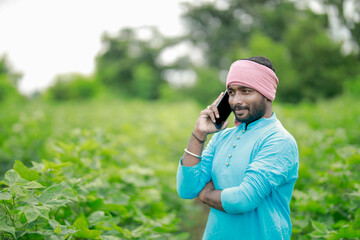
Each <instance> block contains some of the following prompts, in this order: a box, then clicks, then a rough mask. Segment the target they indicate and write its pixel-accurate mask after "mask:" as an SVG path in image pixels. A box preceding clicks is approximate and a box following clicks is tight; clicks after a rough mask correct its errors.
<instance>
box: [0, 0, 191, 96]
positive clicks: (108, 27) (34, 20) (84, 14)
mask: <svg viewBox="0 0 360 240" xmlns="http://www.w3.org/2000/svg"><path fill="white" fill-rule="evenodd" d="M185 1H186V0H185ZM180 2H184V0H31V1H30V0H0V56H2V55H4V54H6V55H7V57H8V60H9V61H10V63H11V65H12V67H13V69H15V70H16V71H20V72H22V73H23V78H22V79H21V81H20V84H19V89H20V91H21V92H23V93H31V92H33V91H35V90H39V89H43V88H44V87H46V86H47V85H48V84H49V83H50V81H51V80H53V78H54V77H55V75H57V74H63V73H71V72H79V73H83V74H90V73H92V72H93V69H94V58H95V55H96V54H97V53H98V52H99V50H100V48H101V35H102V34H103V33H104V32H105V31H106V32H109V33H116V32H117V31H119V30H120V29H121V28H124V27H126V26H129V27H140V26H157V27H158V28H159V30H160V32H162V33H163V34H164V35H166V36H175V35H179V34H181V33H182V32H183V31H184V29H183V26H182V23H181V20H180V17H179V16H180V14H181V7H180Z"/></svg>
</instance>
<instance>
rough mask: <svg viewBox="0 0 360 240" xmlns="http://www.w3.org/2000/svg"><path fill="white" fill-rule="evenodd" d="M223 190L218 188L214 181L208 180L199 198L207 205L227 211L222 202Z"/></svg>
mask: <svg viewBox="0 0 360 240" xmlns="http://www.w3.org/2000/svg"><path fill="white" fill-rule="evenodd" d="M221 191H222V190H216V189H215V187H214V183H213V182H212V181H210V182H208V183H207V184H206V185H205V187H204V188H203V190H201V192H200V193H199V196H198V197H199V200H200V201H202V202H203V203H205V204H206V205H208V206H210V207H212V208H216V209H218V210H221V211H225V210H224V208H223V206H222V204H221Z"/></svg>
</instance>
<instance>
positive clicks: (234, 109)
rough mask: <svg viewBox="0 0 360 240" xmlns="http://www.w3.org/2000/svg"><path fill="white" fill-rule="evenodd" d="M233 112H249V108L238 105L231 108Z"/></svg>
mask: <svg viewBox="0 0 360 240" xmlns="http://www.w3.org/2000/svg"><path fill="white" fill-rule="evenodd" d="M231 110H233V111H239V110H249V107H247V106H241V105H240V104H236V105H233V106H231Z"/></svg>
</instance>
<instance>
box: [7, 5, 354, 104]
mask: <svg viewBox="0 0 360 240" xmlns="http://www.w3.org/2000/svg"><path fill="white" fill-rule="evenodd" d="M314 2H315V3H317V4H318V9H317V10H312V8H310V6H308V5H307V1H289V0H256V1H248V0H223V1H217V2H216V3H210V2H195V3H183V7H184V9H185V11H184V14H183V16H182V18H183V21H184V24H185V26H186V29H187V31H186V33H185V34H183V35H182V36H179V37H172V38H169V37H165V36H163V35H162V34H161V33H160V32H159V31H158V30H157V29H156V28H154V27H150V28H147V29H141V30H142V31H144V30H145V31H147V33H148V37H145V38H144V37H142V36H141V34H140V33H139V30H138V29H131V28H126V29H121V30H120V31H119V32H118V33H117V34H116V35H109V34H104V35H103V37H102V46H103V47H102V49H101V51H99V53H98V55H97V56H96V59H95V61H96V68H95V71H94V74H93V75H91V76H82V75H80V74H65V75H59V76H57V77H56V78H55V79H54V83H53V85H52V86H50V87H49V88H48V89H47V91H46V93H45V94H44V95H45V96H47V97H48V98H51V99H54V100H59V101H61V100H67V99H79V98H80V99H81V98H84V99H86V98H91V97H93V96H95V95H96V94H97V93H98V92H99V91H102V90H105V91H111V92H113V93H114V94H116V95H119V96H123V97H135V98H141V99H146V100H155V99H161V98H166V99H174V98H175V99H176V98H181V97H190V98H195V99H196V100H197V101H199V102H200V103H201V104H207V103H208V101H209V99H211V98H214V97H215V96H217V95H218V93H219V92H220V91H223V90H224V81H225V77H226V73H227V70H228V68H229V66H230V64H231V63H232V62H233V61H235V60H237V59H241V58H245V57H249V56H266V57H268V58H269V59H271V61H272V62H273V64H274V66H275V69H276V73H277V75H278V77H279V80H280V84H279V89H278V94H277V101H280V102H287V103H298V102H300V101H304V100H305V101H316V100H318V99H323V98H332V97H335V96H337V95H339V94H342V93H343V92H344V86H349V84H350V85H351V84H354V86H358V85H359V84H358V82H359V77H358V76H359V75H360V63H359V62H360V61H359V60H360V53H359V46H360V42H359V41H360V40H359V39H360V21H359V18H358V17H359V12H360V11H358V10H359V9H360V3H359V2H358V1H349V0H340V1H334V0H325V1H313V3H314ZM349 9H352V11H350V10H349ZM334 22H336V23H337V25H336V26H335V25H334V24H333V23H334ZM339 29H340V30H341V29H342V30H344V29H345V31H346V32H347V33H348V36H349V37H348V39H347V40H346V42H344V40H343V41H340V40H339V39H336V38H339V37H341V36H340V35H339V34H337V31H340V30H339ZM179 46H186V49H187V50H184V48H181V47H179ZM176 49H177V50H176ZM179 49H180V50H179ZM165 53H167V54H168V55H169V54H170V57H172V58H173V59H172V60H166V59H165V60H164V55H165ZM0 74H1V73H0ZM0 76H1V75H0ZM1 82H5V81H4V80H1V78H0V83H1ZM13 85H14V84H13ZM99 89H101V90H99ZM0 97H1V93H0Z"/></svg>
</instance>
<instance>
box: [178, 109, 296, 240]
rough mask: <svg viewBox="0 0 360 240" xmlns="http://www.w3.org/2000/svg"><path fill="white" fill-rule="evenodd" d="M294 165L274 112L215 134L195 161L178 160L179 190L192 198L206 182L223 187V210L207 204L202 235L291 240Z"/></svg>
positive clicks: (291, 144)
mask: <svg viewBox="0 0 360 240" xmlns="http://www.w3.org/2000/svg"><path fill="white" fill-rule="evenodd" d="M298 169H299V154H298V148H297V144H296V141H295V139H294V138H293V137H292V136H291V135H290V134H289V133H288V132H287V131H286V130H285V128H284V127H283V126H282V125H281V123H280V121H279V120H278V119H277V118H276V115H275V114H273V115H272V117H271V118H261V119H259V120H257V121H255V122H252V123H250V124H248V126H247V127H246V125H245V124H241V125H240V126H238V127H234V128H229V129H225V130H223V131H221V132H218V133H216V134H214V136H213V137H212V139H211V141H210V142H209V144H208V145H207V147H206V148H205V150H204V151H203V153H202V158H201V162H200V163H199V164H197V165H195V166H192V167H185V166H182V165H181V161H180V164H179V168H178V173H177V190H178V193H179V195H180V197H182V198H185V199H192V198H195V197H197V196H198V194H199V192H200V191H201V189H203V187H204V186H205V184H206V183H207V182H209V181H210V180H213V182H214V185H215V188H216V189H220V190H223V191H222V193H221V203H222V206H223V208H224V210H225V212H223V211H219V210H217V209H214V208H211V210H210V214H209V217H208V221H207V224H206V228H205V232H204V235H203V239H211V240H217V239H218V240H227V239H229V240H237V239H246V240H252V239H253V240H262V239H264V240H265V239H266V240H277V239H290V236H291V221H290V207H289V204H290V199H291V195H292V192H293V189H294V185H295V181H296V179H297V178H298Z"/></svg>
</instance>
